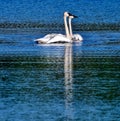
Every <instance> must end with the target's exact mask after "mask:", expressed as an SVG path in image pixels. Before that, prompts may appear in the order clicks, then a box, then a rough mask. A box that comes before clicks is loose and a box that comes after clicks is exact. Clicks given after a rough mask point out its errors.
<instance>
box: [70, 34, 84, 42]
mask: <svg viewBox="0 0 120 121" xmlns="http://www.w3.org/2000/svg"><path fill="white" fill-rule="evenodd" d="M72 39H73V40H75V41H82V40H83V37H82V36H81V35H80V34H74V35H73V37H72Z"/></svg>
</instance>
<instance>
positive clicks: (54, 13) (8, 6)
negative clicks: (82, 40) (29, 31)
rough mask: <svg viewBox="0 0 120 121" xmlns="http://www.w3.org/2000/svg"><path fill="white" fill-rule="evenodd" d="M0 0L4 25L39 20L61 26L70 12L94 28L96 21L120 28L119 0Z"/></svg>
mask: <svg viewBox="0 0 120 121" xmlns="http://www.w3.org/2000/svg"><path fill="white" fill-rule="evenodd" d="M0 3H1V6H0V23H1V24H5V22H7V23H16V22H19V23H21V24H22V23H23V22H25V23H27V24H30V23H31V24H32V23H34V22H37V24H38V23H41V24H43V23H44V24H55V23H56V24H57V25H59V24H62V23H63V13H64V11H68V12H71V13H73V14H75V15H77V16H78V17H79V18H78V19H75V20H74V21H73V23H74V24H82V25H84V24H92V25H93V26H92V27H93V28H94V26H96V25H94V24H98V25H101V24H103V23H104V24H107V27H106V28H107V29H111V28H110V27H109V24H113V26H114V27H115V26H116V27H117V29H119V30H120V12H119V11H120V7H119V5H120V1H119V0H104V1H103V0H90V1H89V0H69V1H65V0H59V1H56V0H15V1H14V0H10V1H9V0H0ZM4 26H5V25H4ZM36 26H37V25H36ZM59 26H60V25H59ZM104 26H105V25H103V26H102V28H103V27H104ZM37 27H39V26H37ZM97 27H99V26H97ZM114 27H113V28H114ZM116 27H115V28H114V29H116ZM83 28H84V27H83Z"/></svg>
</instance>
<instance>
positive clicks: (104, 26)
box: [0, 22, 120, 31]
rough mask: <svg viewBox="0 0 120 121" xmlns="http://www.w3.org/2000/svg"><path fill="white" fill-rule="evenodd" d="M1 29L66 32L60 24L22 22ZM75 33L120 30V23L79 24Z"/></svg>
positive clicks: (2, 25)
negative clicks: (36, 29) (37, 29)
mask: <svg viewBox="0 0 120 121" xmlns="http://www.w3.org/2000/svg"><path fill="white" fill-rule="evenodd" d="M0 28H39V29H45V30H64V25H63V24H59V23H40V22H22V23H18V22H15V23H11V22H3V23H0ZM73 29H74V31H101V30H117V31H119V30H120V23H77V24H73Z"/></svg>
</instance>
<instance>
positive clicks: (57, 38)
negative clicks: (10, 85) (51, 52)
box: [47, 34, 71, 44]
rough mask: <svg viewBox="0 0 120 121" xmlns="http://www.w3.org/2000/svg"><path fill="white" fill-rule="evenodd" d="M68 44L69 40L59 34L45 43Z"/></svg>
mask: <svg viewBox="0 0 120 121" xmlns="http://www.w3.org/2000/svg"><path fill="white" fill-rule="evenodd" d="M70 42H71V40H69V39H68V38H66V37H65V36H64V35H61V34H59V35H57V36H55V37H53V38H52V39H50V40H49V41H48V42H47V43H48V44H49V43H70Z"/></svg>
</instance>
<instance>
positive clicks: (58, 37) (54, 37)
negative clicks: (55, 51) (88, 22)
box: [35, 12, 71, 44]
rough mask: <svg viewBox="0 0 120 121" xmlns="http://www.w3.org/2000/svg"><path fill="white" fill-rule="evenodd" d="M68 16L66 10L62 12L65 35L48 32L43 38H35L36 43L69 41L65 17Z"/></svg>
mask: <svg viewBox="0 0 120 121" xmlns="http://www.w3.org/2000/svg"><path fill="white" fill-rule="evenodd" d="M68 16H69V14H68V13H67V12H65V13H64V25H65V32H66V35H62V34H48V35H46V36H45V37H43V38H39V39H36V40H35V42H37V43H46V44H50V43H59V42H62V43H71V39H70V34H69V30H68V26H67V17H68Z"/></svg>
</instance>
